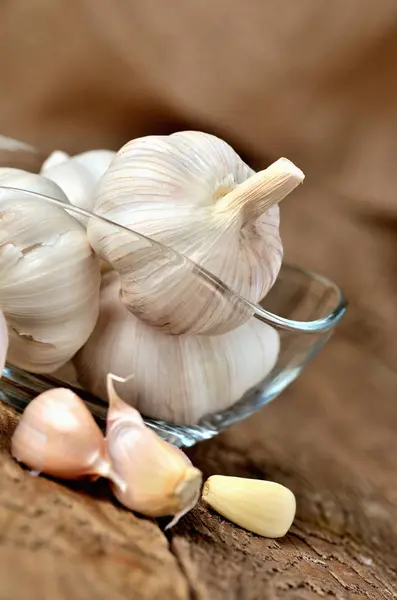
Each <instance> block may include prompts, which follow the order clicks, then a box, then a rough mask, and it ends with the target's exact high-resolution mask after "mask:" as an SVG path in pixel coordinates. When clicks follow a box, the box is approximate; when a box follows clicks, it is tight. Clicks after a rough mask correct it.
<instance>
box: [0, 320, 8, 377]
mask: <svg viewBox="0 0 397 600" xmlns="http://www.w3.org/2000/svg"><path fill="white" fill-rule="evenodd" d="M7 349H8V332H7V324H6V321H5V318H4V315H3V313H2V311H1V310H0V378H1V373H2V371H3V369H4V365H5V362H6V358H7Z"/></svg>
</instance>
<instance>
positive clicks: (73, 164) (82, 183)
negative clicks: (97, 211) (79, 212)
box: [41, 150, 116, 223]
mask: <svg viewBox="0 0 397 600" xmlns="http://www.w3.org/2000/svg"><path fill="white" fill-rule="evenodd" d="M115 156H116V152H113V151H111V150H89V151H87V152H82V153H81V154H77V155H76V156H69V154H66V152H61V151H59V150H56V151H55V152H53V153H52V154H50V156H49V157H48V158H47V159H46V160H45V161H44V163H43V165H42V167H41V174H42V175H45V177H48V179H51V180H52V181H54V182H55V183H56V184H58V186H59V187H60V188H61V189H62V190H63V191H64V192H65V194H66V196H67V197H68V199H69V202H70V203H71V204H73V205H74V206H78V207H79V208H84V209H85V210H89V211H91V210H92V208H93V200H94V189H95V186H96V184H97V183H98V181H99V179H100V178H101V177H102V175H103V174H104V173H105V171H106V169H107V168H108V167H109V165H110V163H111V162H112V160H113V158H114V157H115ZM76 218H77V219H78V220H79V221H82V222H84V223H85V222H86V217H83V216H76Z"/></svg>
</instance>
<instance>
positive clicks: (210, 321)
mask: <svg viewBox="0 0 397 600" xmlns="http://www.w3.org/2000/svg"><path fill="white" fill-rule="evenodd" d="M303 178H304V175H303V173H302V172H301V171H300V170H299V169H298V168H297V167H295V165H293V164H292V163H291V162H290V161H288V160H287V159H280V160H279V161H277V162H276V163H274V164H273V165H271V166H270V167H269V168H268V169H266V170H265V171H262V172H260V173H256V174H255V173H254V171H253V170H252V169H250V168H249V167H248V166H247V165H246V164H245V163H244V162H243V161H242V160H241V159H240V157H239V156H238V155H237V154H236V152H235V151H234V150H233V149H232V148H231V147H230V146H229V145H228V144H227V143H226V142H224V141H223V140H221V139H219V138H217V137H215V136H213V135H209V134H205V133H202V132H198V131H186V132H179V133H175V134H172V135H170V136H148V137H143V138H138V139H135V140H132V141H131V142H129V143H128V144H126V145H125V146H124V147H123V148H121V150H120V151H119V152H118V154H117V156H116V158H115V159H114V160H113V162H112V164H111V166H110V168H109V169H108V170H107V171H106V173H105V174H104V175H103V177H102V178H101V180H100V181H99V183H98V185H97V188H96V191H95V203H94V212H95V213H96V214H98V215H102V216H104V217H106V218H108V219H111V220H113V221H114V222H116V223H119V224H121V225H124V226H126V227H128V228H130V229H132V230H134V231H136V232H138V233H140V234H143V235H145V236H148V237H149V238H151V239H152V240H155V241H157V242H161V243H162V244H164V245H165V246H168V247H169V248H172V249H173V250H176V251H177V252H178V253H180V254H181V255H183V256H185V257H188V258H189V259H191V260H192V261H194V262H195V263H197V264H198V265H200V266H201V267H204V268H205V269H207V270H208V271H209V272H210V273H211V274H213V275H215V277H217V278H219V279H220V280H221V281H222V282H223V283H225V284H226V285H227V286H229V287H230V289H231V290H233V291H234V292H237V294H239V295H241V296H242V297H243V298H245V299H247V300H249V301H251V302H254V303H256V302H258V301H259V300H260V299H261V298H263V297H264V296H265V295H266V293H267V292H268V291H269V289H270V288H271V286H272V285H273V283H274V281H275V279H276V277H277V274H278V272H279V269H280V266H281V261H282V254H283V252H282V244H281V240H280V236H279V232H278V226H279V209H278V206H277V203H278V202H279V201H281V200H282V198H284V197H285V196H286V195H287V194H289V193H290V192H291V191H292V190H293V189H294V188H295V187H296V186H297V185H298V184H299V183H301V182H302V180H303ZM87 231H88V236H89V239H90V242H91V245H92V246H93V247H94V248H95V250H96V252H97V253H98V254H100V256H101V258H103V259H104V260H106V261H108V262H109V263H110V264H111V265H112V267H113V268H114V269H115V270H116V271H118V272H119V273H120V275H121V278H122V294H121V298H122V301H123V302H124V303H125V305H126V306H127V307H128V309H129V310H130V311H131V312H132V313H133V314H135V315H136V316H138V317H139V318H140V319H141V320H144V321H145V322H147V323H148V324H149V325H152V326H153V327H156V328H158V329H160V330H162V331H165V332H167V333H171V334H182V333H208V334H211V335H212V334H218V333H224V332H226V331H230V330H232V329H234V328H236V327H237V326H239V325H241V324H242V323H244V322H245V321H246V320H248V319H249V317H250V316H251V314H250V313H249V312H248V311H244V310H241V309H240V308H239V306H238V302H237V301H236V299H233V298H226V299H225V294H222V293H219V290H218V293H216V290H215V291H214V285H208V283H206V281H205V280H203V279H202V277H200V274H198V273H197V270H196V269H195V268H194V265H192V264H191V263H189V262H188V261H183V258H182V257H179V260H178V257H175V256H173V255H172V254H171V253H168V254H167V252H166V251H165V250H164V249H161V248H159V247H157V246H155V245H153V244H150V241H149V240H144V239H142V238H141V239H140V238H138V237H137V236H136V235H134V234H133V233H131V234H130V235H128V232H125V231H122V230H117V228H116V227H112V226H110V225H107V224H106V223H102V222H100V221H98V220H95V219H91V220H90V221H89V224H88V229H87ZM215 288H216V284H215ZM226 295H227V294H226Z"/></svg>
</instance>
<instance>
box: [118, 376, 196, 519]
mask: <svg viewBox="0 0 397 600" xmlns="http://www.w3.org/2000/svg"><path fill="white" fill-rule="evenodd" d="M113 380H119V381H120V378H117V377H114V376H112V375H109V377H108V392H109V403H110V406H109V416H108V425H107V431H106V441H107V447H108V452H109V456H110V459H111V462H112V465H113V468H114V471H115V473H116V475H117V476H118V477H119V479H120V480H121V481H122V482H123V484H122V485H120V484H117V483H115V484H113V493H114V495H115V496H116V498H117V499H118V500H119V502H121V504H123V505H124V506H126V507H127V508H129V509H130V510H134V511H136V512H139V513H141V514H143V515H146V516H148V517H162V516H169V515H174V517H175V518H174V519H173V521H172V523H171V524H170V526H172V525H174V524H175V523H176V522H177V520H178V519H180V518H181V516H182V515H184V514H185V513H186V512H187V511H189V510H190V509H191V508H193V506H194V505H195V504H196V503H197V501H198V499H199V496H200V489H201V482H202V475H201V472H200V471H199V470H198V469H196V468H194V467H193V466H192V464H191V462H190V460H189V459H188V457H187V456H186V455H185V454H184V453H183V452H182V451H181V450H179V449H178V448H175V447H174V446H172V445H171V444H169V443H168V442H165V441H164V440H162V439H160V438H159V437H158V436H157V435H156V434H155V433H154V432H153V431H151V430H150V429H149V428H148V427H147V426H146V425H145V424H144V422H143V421H142V419H141V417H140V415H139V413H137V411H136V410H135V409H132V408H131V407H130V406H128V405H127V404H126V403H124V402H123V401H122V400H121V398H120V397H119V396H118V395H117V394H116V392H115V390H114V387H113ZM121 381H122V380H121Z"/></svg>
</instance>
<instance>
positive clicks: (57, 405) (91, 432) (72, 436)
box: [11, 388, 119, 481]
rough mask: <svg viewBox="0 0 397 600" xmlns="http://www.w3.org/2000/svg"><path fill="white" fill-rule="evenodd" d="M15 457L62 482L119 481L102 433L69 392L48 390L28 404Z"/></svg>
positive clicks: (15, 439)
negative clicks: (68, 480) (88, 479)
mask: <svg viewBox="0 0 397 600" xmlns="http://www.w3.org/2000/svg"><path fill="white" fill-rule="evenodd" d="M11 453H12V455H13V456H14V458H16V459H17V460H18V461H20V462H22V463H24V464H25V465H26V466H28V467H30V468H31V469H33V470H34V471H37V472H39V473H46V474H47V475H51V476H53V477H59V478H60V479H80V478H82V477H90V478H91V479H97V478H98V477H107V478H110V479H113V478H114V479H115V480H116V481H119V479H118V478H117V476H114V474H113V470H112V467H111V464H110V461H109V457H108V453H107V449H106V442H105V439H104V437H103V435H102V432H101V430H100V429H99V427H98V425H97V424H96V423H95V421H94V418H93V416H92V415H91V413H90V412H89V410H88V409H87V407H86V406H85V405H84V403H83V401H82V400H81V399H80V398H79V397H78V396H77V395H76V394H74V393H73V392H72V391H71V390H69V389H65V388H55V389H51V390H48V391H46V392H44V393H43V394H40V396H37V398H35V399H34V400H32V401H31V402H30V404H28V406H27V407H26V409H25V411H24V412H23V414H22V416H21V418H20V420H19V423H18V425H17V428H16V430H15V432H14V435H13V436H12V439H11Z"/></svg>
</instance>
